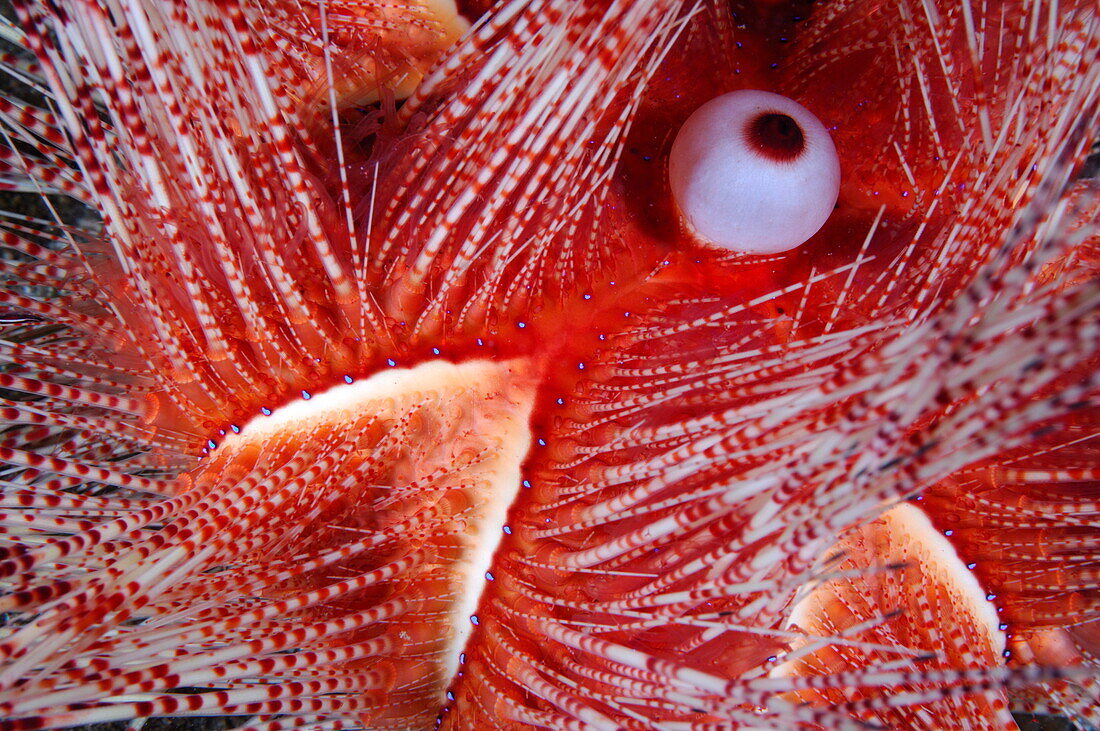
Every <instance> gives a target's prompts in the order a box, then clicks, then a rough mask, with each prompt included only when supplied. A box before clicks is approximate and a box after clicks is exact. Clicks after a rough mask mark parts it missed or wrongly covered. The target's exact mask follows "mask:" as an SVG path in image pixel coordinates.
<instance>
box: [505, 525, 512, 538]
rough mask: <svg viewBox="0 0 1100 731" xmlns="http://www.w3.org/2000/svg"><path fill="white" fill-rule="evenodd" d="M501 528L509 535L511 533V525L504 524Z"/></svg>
mask: <svg viewBox="0 0 1100 731" xmlns="http://www.w3.org/2000/svg"><path fill="white" fill-rule="evenodd" d="M503 530H504V533H505V534H506V535H509V536H510V535H512V526H510V525H506V526H504V528H503Z"/></svg>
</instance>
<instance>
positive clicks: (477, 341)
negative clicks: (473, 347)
mask: <svg viewBox="0 0 1100 731" xmlns="http://www.w3.org/2000/svg"><path fill="white" fill-rule="evenodd" d="M475 342H476V343H477V344H478V345H485V341H484V340H482V339H481V338H478V339H477V340H476V341H475Z"/></svg>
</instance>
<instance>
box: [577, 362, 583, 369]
mask: <svg viewBox="0 0 1100 731" xmlns="http://www.w3.org/2000/svg"><path fill="white" fill-rule="evenodd" d="M577 370H578V371H583V370H584V363H578V364H577Z"/></svg>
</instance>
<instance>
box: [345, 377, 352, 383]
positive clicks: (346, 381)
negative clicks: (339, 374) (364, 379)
mask: <svg viewBox="0 0 1100 731" xmlns="http://www.w3.org/2000/svg"><path fill="white" fill-rule="evenodd" d="M353 380H355V379H353V378H352V377H351V376H344V383H351V382H352V381H353Z"/></svg>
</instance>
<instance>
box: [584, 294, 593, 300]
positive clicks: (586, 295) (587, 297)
mask: <svg viewBox="0 0 1100 731" xmlns="http://www.w3.org/2000/svg"><path fill="white" fill-rule="evenodd" d="M584 298H585V299H586V300H590V299H592V295H590V294H587V293H586V294H585V295H584Z"/></svg>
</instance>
